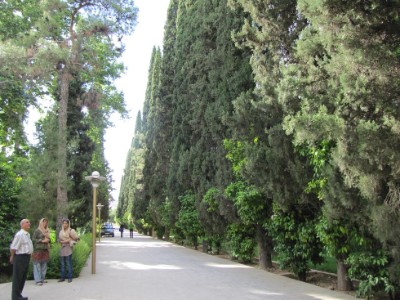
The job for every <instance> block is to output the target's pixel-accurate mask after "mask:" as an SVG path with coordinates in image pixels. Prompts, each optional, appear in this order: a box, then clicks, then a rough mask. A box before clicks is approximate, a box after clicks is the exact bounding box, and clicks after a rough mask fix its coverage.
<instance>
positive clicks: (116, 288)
mask: <svg viewBox="0 0 400 300" xmlns="http://www.w3.org/2000/svg"><path fill="white" fill-rule="evenodd" d="M10 293H11V284H10V283H6V284H0V300H9V299H10ZM23 295H24V296H25V297H29V300H43V299H46V300H52V299H54V300H114V299H123V300H131V299H135V300H228V299H229V300H247V299H248V300H259V299H268V300H289V299H290V300H318V299H319V300H351V299H352V300H354V299H355V298H354V297H351V296H349V295H346V294H342V293H339V292H336V291H331V290H328V289H324V288H320V287H317V286H314V285H311V284H307V283H303V282H300V281H297V280H293V279H289V278H286V277H284V276H278V275H274V274H271V273H268V272H266V271H262V270H259V269H257V268H253V267H249V266H245V265H242V264H238V263H236V262H232V261H229V260H226V259H222V258H218V257H215V256H212V255H208V254H204V253H201V252H199V251H194V250H191V249H187V248H184V247H181V246H179V245H175V244H173V243H170V242H166V241H162V240H157V239H153V238H151V237H148V236H143V235H139V234H137V233H134V237H133V238H132V239H131V238H129V232H127V231H125V234H124V238H120V237H119V232H117V231H116V236H115V237H114V238H112V237H110V238H102V239H101V242H100V243H98V244H97V263H96V274H94V275H93V274H91V258H90V257H89V259H88V263H87V265H86V266H85V267H84V269H83V271H82V273H81V275H80V277H79V278H75V279H74V280H73V282H72V283H67V282H62V283H58V282H57V280H49V282H48V283H47V284H45V285H43V286H40V287H39V286H35V284H34V282H33V281H27V283H26V285H25V289H24V292H23Z"/></svg>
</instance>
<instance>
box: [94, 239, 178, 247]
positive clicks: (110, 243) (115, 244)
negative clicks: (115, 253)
mask: <svg viewBox="0 0 400 300" xmlns="http://www.w3.org/2000/svg"><path fill="white" fill-rule="evenodd" d="M101 246H107V247H127V248H169V247H174V246H175V245H173V244H170V243H166V242H162V243H157V242H154V243H146V242H136V241H129V240H128V241H126V242H125V241H110V240H106V241H104V240H102V241H101V243H97V247H101ZM178 247H180V246H178Z"/></svg>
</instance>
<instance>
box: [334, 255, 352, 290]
mask: <svg viewBox="0 0 400 300" xmlns="http://www.w3.org/2000/svg"><path fill="white" fill-rule="evenodd" d="M336 267H337V289H338V290H339V291H351V290H353V283H352V282H351V280H350V278H348V277H347V269H348V266H347V265H346V264H345V263H344V259H339V258H338V259H337V260H336Z"/></svg>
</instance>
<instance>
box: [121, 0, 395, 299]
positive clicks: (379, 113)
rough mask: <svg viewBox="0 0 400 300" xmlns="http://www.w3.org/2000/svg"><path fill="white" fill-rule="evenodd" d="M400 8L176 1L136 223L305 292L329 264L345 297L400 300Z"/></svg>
mask: <svg viewBox="0 0 400 300" xmlns="http://www.w3.org/2000/svg"><path fill="white" fill-rule="evenodd" d="M399 4H400V3H398V1H394V2H382V3H381V2H380V3H378V2H357V1H356V2H351V3H350V2H349V3H344V2H337V1H333V2H332V1H330V2H329V1H320V2H318V3H314V2H312V1H308V0H287V1H274V0H271V1H250V0H229V1H224V0H221V1H208V0H204V1H195V2H193V1H186V0H173V1H171V2H170V7H169V12H168V20H167V23H166V27H165V37H164V47H163V53H162V54H161V53H160V52H159V50H158V49H155V50H154V52H153V57H152V67H151V68H150V70H149V83H148V87H149V88H148V93H147V94H146V102H145V105H144V109H143V115H142V116H141V120H142V123H143V124H144V125H143V126H142V127H141V129H142V131H141V132H140V135H139V134H138V137H139V136H141V137H142V138H141V141H143V143H142V144H140V147H139V148H140V149H141V150H140V151H142V153H143V157H144V160H143V162H144V165H143V171H144V172H143V177H137V178H141V179H143V182H141V183H140V184H137V186H138V187H139V186H140V187H143V193H140V194H135V196H133V194H129V197H128V198H129V201H132V206H133V211H136V212H139V211H140V213H139V214H137V215H136V216H137V217H138V218H139V217H140V219H141V220H142V221H141V222H142V223H143V222H144V223H145V224H147V225H148V226H152V227H153V229H155V230H156V231H157V233H158V235H159V236H164V237H166V238H168V237H169V236H173V237H174V238H175V239H176V240H178V241H182V240H187V241H188V242H189V243H194V244H197V239H196V238H203V239H204V240H206V241H207V242H208V243H209V244H210V245H212V246H210V247H211V249H216V251H219V250H220V249H221V245H224V247H225V248H228V249H229V250H230V253H231V255H232V256H233V257H235V258H238V259H240V260H243V261H245V260H248V258H249V257H250V259H251V257H252V255H254V248H255V245H256V244H257V245H258V254H259V256H260V266H261V267H262V268H268V267H269V266H270V265H271V263H272V261H271V256H272V255H274V256H275V257H276V259H278V260H279V262H280V264H281V265H282V266H284V267H286V268H288V269H290V270H292V271H294V272H295V273H296V274H297V275H298V276H299V278H300V279H302V280H306V275H307V271H308V269H309V267H310V262H313V263H320V262H321V261H322V260H323V259H324V257H325V256H326V255H329V256H331V257H335V258H336V260H337V270H338V277H339V283H338V288H339V289H343V290H345V289H351V288H352V286H351V280H350V279H351V278H357V279H359V280H361V284H360V287H359V290H358V292H359V294H360V295H364V296H365V295H369V294H372V293H374V292H375V291H378V290H385V291H386V293H387V294H388V295H389V297H391V299H400V292H399V291H400V284H399V275H398V274H399V267H398V266H399V265H400V264H399V257H400V256H399V251H398V249H399V245H398V241H399V240H400V239H399V237H400V236H399V230H398V228H400V226H397V225H398V222H399V220H400V218H399V207H400V205H399V203H400V202H399V192H398V190H399V187H398V183H399V178H400V177H399V174H398V169H399V168H398V166H397V164H398V163H397V162H398V161H399V159H398V157H397V156H398V154H397V152H398V151H396V149H397V148H398V146H397V140H398V139H399V134H398V130H397V127H398V120H399V115H398V108H397V102H398V98H399V96H400V89H399V86H400V85H399V80H400V79H399V78H400V76H398V75H399V74H398V73H399V53H400V51H399V45H398V40H399V31H398V30H396V28H398V27H399V19H398V17H397V16H398V12H399V10H398V7H400V6H399ZM139 118H140V117H139ZM135 146H138V144H137V143H135ZM138 151H139V150H138V148H136V149H135V153H137V152H138ZM130 155H132V153H131V154H130ZM126 172H127V173H126V174H130V175H132V171H129V170H126ZM125 176H127V175H125ZM131 183H132V182H131ZM142 183H143V185H141V184H142ZM121 188H122V190H127V189H132V187H131V186H129V185H128V182H127V181H126V180H125V181H124V183H123V185H122V187H121ZM193 199H194V200H193ZM139 208H140V209H139ZM189 215H192V217H191V218H190V219H191V222H189V221H188V217H187V216H189ZM144 220H146V221H144ZM197 220H198V221H199V224H200V225H201V228H198V227H197V225H196V226H195V224H198V223H197ZM136 221H137V222H139V220H138V219H137V220H136ZM160 232H161V233H160ZM194 232H195V233H196V234H197V237H194ZM204 245H205V246H207V243H205V244H204ZM378 265H379V267H378ZM367 274H369V275H368V276H367Z"/></svg>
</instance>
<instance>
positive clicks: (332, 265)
mask: <svg viewBox="0 0 400 300" xmlns="http://www.w3.org/2000/svg"><path fill="white" fill-rule="evenodd" d="M311 269H314V270H318V271H324V272H329V273H334V274H336V272H337V268H336V259H335V258H333V257H325V261H324V262H323V263H322V264H319V265H311Z"/></svg>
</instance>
